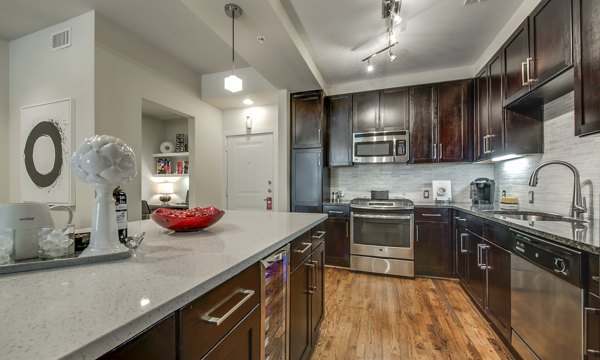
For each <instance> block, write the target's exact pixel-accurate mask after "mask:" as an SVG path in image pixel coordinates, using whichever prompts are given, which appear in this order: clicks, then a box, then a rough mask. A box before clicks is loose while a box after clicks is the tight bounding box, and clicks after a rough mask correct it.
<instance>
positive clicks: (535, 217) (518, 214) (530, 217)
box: [483, 210, 588, 223]
mask: <svg viewBox="0 0 600 360" xmlns="http://www.w3.org/2000/svg"><path fill="white" fill-rule="evenodd" d="M483 211H484V212H486V213H488V214H494V215H501V216H504V217H507V218H511V219H515V220H524V221H565V222H573V223H574V222H578V223H587V222H588V221H587V220H580V219H574V218H570V217H566V216H562V215H558V214H552V213H545V212H540V211H520V210H483Z"/></svg>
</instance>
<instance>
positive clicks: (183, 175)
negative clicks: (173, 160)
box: [152, 174, 190, 177]
mask: <svg viewBox="0 0 600 360" xmlns="http://www.w3.org/2000/svg"><path fill="white" fill-rule="evenodd" d="M189 175H190V174H152V176H153V177H188V176H189Z"/></svg>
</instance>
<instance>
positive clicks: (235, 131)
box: [222, 104, 289, 211]
mask: <svg viewBox="0 0 600 360" xmlns="http://www.w3.org/2000/svg"><path fill="white" fill-rule="evenodd" d="M246 116H250V117H251V118H252V130H251V131H250V132H248V131H247V130H246ZM279 124H280V121H279V109H278V105H277V104H274V105H266V106H252V107H246V108H240V109H229V110H223V141H224V142H225V141H226V137H227V136H230V135H243V134H248V133H253V134H256V133H264V132H271V133H273V177H274V178H273V185H274V187H273V195H274V196H273V198H274V199H273V209H274V210H276V211H287V207H286V202H287V197H288V195H286V194H283V195H282V194H281V193H280V188H281V187H282V186H285V185H284V184H287V182H288V181H289V180H288V179H289V175H287V174H281V171H280V169H279V166H280V158H281V157H284V158H287V157H288V155H287V154H288V153H287V152H286V151H283V149H282V144H280V139H281V136H280V134H279V131H280V130H279ZM284 146H285V145H284ZM226 162H227V160H226V158H224V159H223V173H224V174H226V171H227V164H226ZM226 182H227V178H226V177H224V178H223V183H224V184H226ZM222 191H223V192H222V197H223V201H225V200H226V199H225V186H223V189H222Z"/></svg>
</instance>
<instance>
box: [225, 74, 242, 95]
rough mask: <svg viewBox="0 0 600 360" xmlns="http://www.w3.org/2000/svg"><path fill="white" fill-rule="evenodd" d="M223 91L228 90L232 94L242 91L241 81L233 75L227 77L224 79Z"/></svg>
mask: <svg viewBox="0 0 600 360" xmlns="http://www.w3.org/2000/svg"><path fill="white" fill-rule="evenodd" d="M225 90H229V91H231V92H232V93H236V92H238V91H242V79H240V78H239V77H237V76H235V75H234V74H231V75H229V76H228V77H226V78H225Z"/></svg>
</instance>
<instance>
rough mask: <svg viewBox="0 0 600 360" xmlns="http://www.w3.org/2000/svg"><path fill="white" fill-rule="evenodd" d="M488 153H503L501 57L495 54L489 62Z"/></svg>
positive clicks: (493, 155) (495, 154)
mask: <svg viewBox="0 0 600 360" xmlns="http://www.w3.org/2000/svg"><path fill="white" fill-rule="evenodd" d="M488 70H489V84H490V88H489V97H488V102H489V108H490V127H489V134H490V137H489V140H488V144H489V151H490V153H489V154H490V155H491V156H492V157H495V156H499V155H501V154H502V152H503V151H504V107H503V106H502V91H503V89H502V55H501V54H500V53H498V54H496V55H495V56H494V57H493V58H492V60H490V62H489V66H488Z"/></svg>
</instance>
